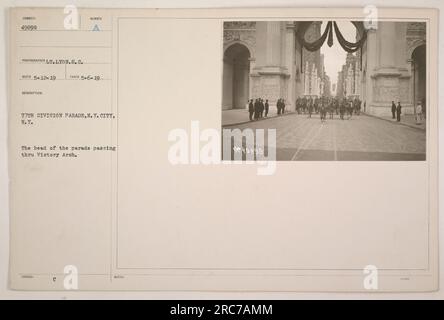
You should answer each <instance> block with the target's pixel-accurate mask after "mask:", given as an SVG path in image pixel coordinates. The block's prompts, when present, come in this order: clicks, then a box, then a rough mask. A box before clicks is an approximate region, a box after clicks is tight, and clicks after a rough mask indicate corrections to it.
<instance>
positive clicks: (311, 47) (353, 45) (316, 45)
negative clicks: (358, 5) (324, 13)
mask: <svg viewBox="0 0 444 320" xmlns="http://www.w3.org/2000/svg"><path fill="white" fill-rule="evenodd" d="M312 23H313V21H303V22H300V24H299V27H298V31H297V32H296V37H297V39H298V41H299V43H300V44H301V46H302V47H304V48H305V49H307V50H308V51H317V50H319V49H320V48H321V47H322V45H323V44H324V42H325V40H326V39H327V38H328V40H327V44H328V46H329V47H331V46H332V45H333V30H334V32H335V34H336V39H338V42H339V44H340V45H341V47H342V49H344V50H345V51H346V52H349V53H353V52H356V51H358V50H359V49H361V48H362V46H363V44H364V42H365V40H366V39H367V30H366V29H365V28H364V27H363V23H362V21H351V23H353V25H354V26H355V27H356V30H357V31H358V30H359V29H360V28H361V29H362V30H364V32H363V33H362V36H361V39H359V41H357V42H349V41H347V40H346V39H345V38H344V36H343V35H342V33H341V30H339V27H338V25H337V23H336V22H335V21H329V22H328V23H327V27H326V28H325V30H324V33H323V34H322V35H321V37H320V38H319V39H318V40H315V41H313V42H307V41H306V40H305V32H306V31H307V29H308V28H309V27H310V25H311V24H312ZM361 59H362V52H361ZM302 63H303V57H302V54H301V69H302V70H301V71H302V72H304V71H303V69H304V66H303V65H302ZM361 68H362V63H361Z"/></svg>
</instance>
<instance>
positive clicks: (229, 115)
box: [222, 108, 294, 126]
mask: <svg viewBox="0 0 444 320" xmlns="http://www.w3.org/2000/svg"><path fill="white" fill-rule="evenodd" d="M292 113H294V112H293V111H286V112H285V113H284V114H283V115H278V114H277V113H276V108H270V111H269V112H268V117H267V118H265V117H264V118H262V119H259V120H256V121H263V120H267V119H272V118H276V117H281V116H285V115H288V114H292ZM247 122H251V121H250V118H249V113H248V110H246V109H231V110H222V126H232V125H238V124H244V123H247Z"/></svg>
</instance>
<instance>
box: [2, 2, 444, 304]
mask: <svg viewBox="0 0 444 320" xmlns="http://www.w3.org/2000/svg"><path fill="white" fill-rule="evenodd" d="M67 4H75V5H77V6H79V7H96V8H99V7H104V8H107V7H114V8H122V7H126V8H129V7H134V8H142V7H143V8H155V7H159V8H199V7H202V8H209V7H219V8H220V7H311V8H315V7H333V6H334V7H364V6H366V5H370V4H372V5H376V6H380V7H404V6H405V1H404V0H385V1H384V0H380V1H369V0H368V1H362V0H348V1H344V0H343V1H335V0H330V1H326V0H324V1H321V0H310V1H309V2H308V1H291V0H278V1H272V0H261V1H259V0H211V1H208V0H207V1H204V0H163V1H162V2H160V1H155V0H144V1H142V0H89V1H87V0H83V1H75V0H71V1H63V0H52V1H51V0H40V1H38V2H37V1H35V0H34V1H32V0H27V1H13V0H4V1H2V2H1V3H0V8H1V9H2V10H1V12H0V24H1V25H2V26H3V32H2V33H1V35H0V44H1V50H0V70H2V75H1V78H0V130H1V133H0V299H25V298H27V299H61V298H68V299H90V298H91V299H98V298H105V299H107V298H120V297H125V298H133V299H351V298H353V299H375V298H380V299H444V281H443V275H444V272H443V271H444V259H443V257H444V249H443V248H444V246H440V288H441V289H440V290H439V291H437V292H432V293H402V294H395V293H393V294H392V293H390V294H388V293H387V294H386V293H377V294H366V293H361V294H359V293H211V292H205V293H198V292H125V293H122V292H18V291H11V290H9V289H8V288H7V283H8V281H7V279H8V260H9V210H8V172H7V151H6V150H7V110H6V109H7V108H6V106H7V100H6V99H7V73H6V72H7V63H6V61H7V58H8V57H7V30H8V29H7V27H6V26H7V21H6V14H7V8H8V7H13V6H34V7H35V6H46V7H60V6H64V5H67ZM408 6H409V7H420V8H425V7H430V8H438V9H440V14H439V20H441V21H442V20H444V19H443V18H444V13H443V12H444V2H443V1H439V0H410V1H409V2H408ZM439 29H440V31H441V32H440V35H439V42H440V43H439V56H440V57H441V56H443V57H444V45H443V43H444V41H443V40H444V28H443V27H442V26H440V28H439ZM442 75H444V67H443V64H439V97H438V99H439V101H443V100H444V90H443V89H444V86H443V84H442V83H443V81H442ZM438 105H439V104H438ZM439 127H440V131H439V136H441V133H442V134H443V136H444V116H442V115H439ZM442 146H443V144H442V143H440V156H441V149H443V148H441V147H442ZM442 161H443V162H442V164H444V160H442ZM440 163H441V162H440ZM443 177H444V176H442V174H441V173H440V182H441V181H444V180H443ZM439 194H440V195H441V194H443V195H444V193H443V191H442V190H441V189H440V191H439ZM440 216H441V218H442V219H440V222H439V231H440V242H441V243H443V242H442V241H443V239H444V223H443V222H444V214H443V210H442V209H440Z"/></svg>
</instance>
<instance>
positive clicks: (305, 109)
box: [248, 96, 362, 122]
mask: <svg viewBox="0 0 444 320" xmlns="http://www.w3.org/2000/svg"><path fill="white" fill-rule="evenodd" d="M361 106H362V101H361V100H360V99H359V98H354V99H346V98H337V97H305V96H304V97H299V98H297V99H296V112H297V113H298V114H308V117H309V118H311V117H312V115H313V114H319V115H320V118H321V121H322V122H324V121H326V120H327V114H328V115H329V119H334V115H335V114H336V115H339V117H340V119H341V120H345V119H350V118H351V117H352V116H353V114H355V115H360V114H361ZM276 108H277V114H278V115H280V114H284V113H285V101H284V99H278V101H277V103H276ZM269 110H270V105H269V103H268V100H265V101H264V99H262V98H257V99H255V100H254V101H253V99H251V100H249V101H248V112H249V115H250V120H251V121H253V120H259V119H261V118H264V117H265V118H266V117H268V112H269Z"/></svg>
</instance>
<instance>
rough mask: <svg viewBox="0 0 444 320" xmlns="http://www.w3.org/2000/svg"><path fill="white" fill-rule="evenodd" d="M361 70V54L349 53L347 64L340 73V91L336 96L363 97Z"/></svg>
mask: <svg viewBox="0 0 444 320" xmlns="http://www.w3.org/2000/svg"><path fill="white" fill-rule="evenodd" d="M360 90H361V72H360V63H359V56H357V55H353V54H352V53H347V58H346V60H345V64H344V65H343V66H342V69H341V71H340V72H339V73H338V91H337V93H336V96H337V97H339V98H344V97H345V98H348V99H350V98H351V99H353V98H361V96H360Z"/></svg>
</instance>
